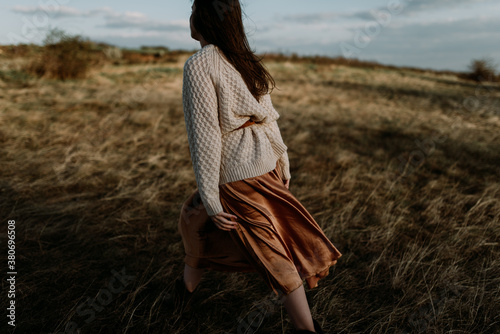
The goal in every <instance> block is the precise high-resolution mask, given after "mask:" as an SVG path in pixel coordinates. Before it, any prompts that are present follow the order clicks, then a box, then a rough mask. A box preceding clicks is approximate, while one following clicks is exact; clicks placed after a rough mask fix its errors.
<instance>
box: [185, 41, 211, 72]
mask: <svg viewBox="0 0 500 334" xmlns="http://www.w3.org/2000/svg"><path fill="white" fill-rule="evenodd" d="M215 48H216V46H215V45H214V44H207V45H205V46H204V47H202V48H201V49H200V50H198V51H197V52H196V53H194V54H193V55H191V56H190V57H189V58H188V59H187V60H186V62H185V63H184V69H188V68H190V67H193V66H196V67H199V66H202V67H206V66H210V62H211V61H212V59H213V57H212V54H213V52H214V51H215Z"/></svg>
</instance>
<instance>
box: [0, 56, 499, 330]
mask: <svg viewBox="0 0 500 334" xmlns="http://www.w3.org/2000/svg"><path fill="white" fill-rule="evenodd" d="M188 56H189V54H180V55H179V56H178V58H177V61H170V62H168V63H141V62H140V61H138V62H137V63H134V64H121V65H120V64H113V63H111V62H108V63H106V64H104V65H103V66H101V67H99V68H94V69H93V70H92V71H91V73H90V74H89V76H88V77H87V78H85V79H80V80H66V81H60V80H55V79H48V78H37V77H34V76H32V75H30V74H27V73H25V72H23V71H22V68H23V66H24V65H23V64H25V63H26V62H27V61H28V60H29V59H28V58H27V57H16V58H13V57H8V56H6V55H5V54H3V55H0V57H1V58H0V61H1V65H0V79H1V80H0V159H1V163H0V196H1V203H0V217H1V219H2V225H1V226H2V230H1V232H2V243H1V244H2V245H4V246H2V262H4V263H6V254H7V247H6V246H5V245H6V231H7V221H8V220H15V222H16V225H15V226H16V268H17V272H18V276H17V280H16V306H17V308H16V324H17V326H16V330H15V333H172V334H177V333H209V334H226V333H286V332H287V331H290V330H291V329H292V328H293V327H292V324H291V323H290V321H289V319H288V317H287V315H286V311H285V309H284V306H282V304H280V302H279V301H278V300H277V299H276V298H273V296H274V295H273V294H272V293H271V291H270V290H268V288H267V287H266V286H265V284H264V282H263V280H262V279H261V278H260V276H258V274H257V273H223V272H212V271H210V272H207V273H206V274H205V276H204V278H203V280H202V282H201V285H200V291H199V294H198V296H196V297H195V302H196V305H194V306H193V310H192V316H181V315H180V314H178V312H171V311H170V310H168V309H167V308H166V307H165V304H164V303H162V301H163V298H164V296H165V295H166V294H167V293H169V292H170V290H171V289H172V287H173V281H174V279H175V278H176V277H178V276H179V275H181V273H182V270H183V256H184V249H183V245H182V241H181V237H180V235H179V234H178V231H177V223H178V218H179V212H180V208H181V205H182V203H183V202H184V200H185V199H186V198H187V196H188V195H189V194H190V193H191V192H192V191H194V190H195V189H196V182H195V179H194V173H193V169H192V165H191V160H190V155H189V150H188V142H187V135H186V129H185V125H184V116H183V109H182V97H181V89H182V67H183V64H184V61H185V60H186V59H187V57H188ZM265 64H266V66H267V67H268V69H269V70H270V72H271V74H272V75H273V76H274V78H275V80H276V82H277V85H278V88H277V89H275V90H274V91H273V93H272V94H271V96H272V99H273V103H274V106H275V108H276V110H277V111H278V112H279V113H280V115H281V118H280V119H279V121H278V123H279V125H280V129H281V133H282V136H283V139H284V141H285V143H286V144H287V146H288V147H289V151H288V152H289V157H290V164H291V174H292V179H291V182H290V190H291V192H292V193H293V194H294V195H295V196H296V197H297V198H298V199H299V200H300V201H301V202H302V203H303V204H304V206H305V207H306V208H307V209H308V210H309V211H310V212H311V214H312V215H313V216H314V217H315V219H316V221H317V222H318V223H319V224H320V226H321V227H322V228H323V229H324V232H325V234H326V235H327V236H328V237H329V238H330V240H331V241H332V242H333V243H334V244H335V246H336V247H337V248H338V249H339V250H340V251H341V252H342V254H343V257H342V258H341V259H339V262H338V263H337V265H335V266H334V267H332V268H331V270H330V274H329V275H328V276H327V277H326V278H325V279H323V280H321V281H320V282H319V287H318V288H316V289H313V290H309V289H307V288H306V292H307V296H308V300H309V303H310V306H311V309H312V313H313V316H314V317H315V318H318V319H319V321H320V323H321V324H322V325H323V327H324V329H325V331H328V332H329V333H372V334H382V333H399V334H403V333H454V334H458V333H464V334H465V333H499V332H500V313H499V311H498V310H499V309H500V167H499V165H500V131H499V130H500V85H499V84H498V83H497V84H493V83H474V82H471V81H465V80H462V79H458V78H457V76H454V75H452V74H442V73H441V74H439V73H434V72H432V71H412V70H410V69H394V68H384V67H378V68H377V67H366V68H363V67H351V66H348V64H346V65H338V64H314V63H307V62H294V61H291V60H288V61H287V60H280V61H275V60H272V59H269V60H265ZM2 274H3V277H4V278H5V275H6V274H5V271H4V273H2ZM113 284H114V285H113ZM6 288H7V284H6V281H5V279H2V295H3V296H5V295H6V292H5V289H6ZM4 307H6V304H4ZM4 312H5V311H4ZM6 322H7V320H6V318H5V316H4V317H3V320H2V324H1V326H2V328H6V327H8V326H7V325H6ZM257 327H258V328H257ZM2 332H3V329H2Z"/></svg>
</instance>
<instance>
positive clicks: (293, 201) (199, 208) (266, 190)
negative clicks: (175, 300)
mask: <svg viewBox="0 0 500 334" xmlns="http://www.w3.org/2000/svg"><path fill="white" fill-rule="evenodd" d="M219 190H220V191H219V192H220V200H221V204H222V207H223V208H224V212H227V213H230V214H233V215H235V216H237V217H238V223H239V226H238V227H237V229H233V230H231V231H224V230H221V229H219V228H218V227H217V226H216V225H215V224H214V223H213V221H212V220H211V219H210V217H209V216H208V215H207V212H206V210H205V209H204V206H203V202H202V201H201V198H200V196H199V192H198V189H196V190H195V191H194V192H193V193H192V194H191V195H190V196H189V197H188V199H187V200H186V201H185V202H184V204H183V206H182V209H181V214H180V218H179V223H178V229H179V233H180V234H181V236H182V241H183V244H184V250H185V253H186V256H185V258H184V262H185V263H186V264H187V265H188V266H190V267H193V268H197V269H207V270H217V271H226V272H258V273H259V274H260V275H261V276H262V277H263V279H264V281H265V283H266V284H267V286H269V287H270V288H271V289H272V290H273V291H274V293H275V294H277V295H278V294H279V292H278V290H280V291H281V293H283V294H285V295H288V294H289V293H290V292H292V291H294V290H295V289H297V288H299V287H300V286H301V285H303V281H302V280H303V279H305V280H306V282H307V284H308V287H309V288H310V289H312V288H315V287H317V286H318V281H319V280H320V279H322V278H324V277H325V276H327V275H328V273H329V269H330V267H331V266H333V265H335V264H336V263H337V259H338V258H340V257H341V256H342V254H341V253H340V252H339V251H338V250H337V248H336V247H335V246H334V245H333V244H332V243H331V242H330V240H329V239H328V238H327V237H326V235H325V234H324V233H323V231H322V229H321V228H320V226H319V225H318V224H317V223H316V221H315V220H314V218H313V217H312V216H311V214H310V213H309V212H308V211H307V210H306V209H305V208H304V206H303V205H302V204H301V203H300V202H299V200H298V199H297V198H295V196H294V195H293V194H292V193H291V192H290V190H289V189H287V188H286V187H285V185H284V183H283V180H282V179H281V171H280V166H279V164H278V163H276V168H275V169H274V170H272V171H270V172H269V173H267V174H264V175H260V176H256V177H252V178H248V179H244V180H239V181H235V182H229V183H226V184H223V185H220V186H219ZM231 220H233V219H231Z"/></svg>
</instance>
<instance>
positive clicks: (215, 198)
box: [182, 61, 223, 216]
mask: <svg viewBox="0 0 500 334" xmlns="http://www.w3.org/2000/svg"><path fill="white" fill-rule="evenodd" d="M203 65H204V64H203V62H201V63H200V62H191V61H187V62H186V63H185V65H184V72H183V86H182V102H183V107H184V120H185V123H186V130H187V135H188V142H189V151H190V154H191V160H192V162H193V169H194V173H195V178H196V183H197V185H198V190H199V193H200V197H201V201H202V202H203V204H204V206H205V209H206V211H207V214H208V215H209V216H213V215H215V214H217V213H219V212H221V211H223V207H222V204H221V202H220V197H219V174H220V164H221V153H222V133H221V129H220V126H219V115H218V102H217V93H216V90H215V86H214V84H213V82H212V80H211V78H210V75H209V73H207V70H206V67H204V66H203Z"/></svg>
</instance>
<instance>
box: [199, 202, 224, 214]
mask: <svg viewBox="0 0 500 334" xmlns="http://www.w3.org/2000/svg"><path fill="white" fill-rule="evenodd" d="M203 205H204V206H205V210H206V211H207V214H208V215H209V216H213V215H215V214H217V213H219V212H221V211H224V208H223V207H222V204H221V202H220V200H219V201H210V202H207V203H203Z"/></svg>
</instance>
